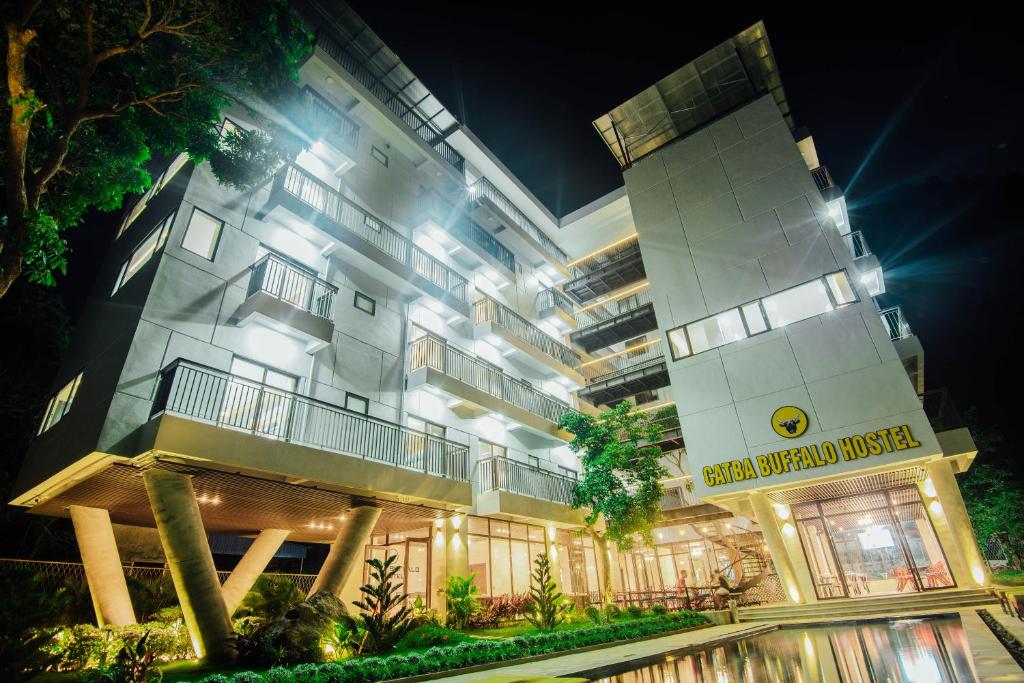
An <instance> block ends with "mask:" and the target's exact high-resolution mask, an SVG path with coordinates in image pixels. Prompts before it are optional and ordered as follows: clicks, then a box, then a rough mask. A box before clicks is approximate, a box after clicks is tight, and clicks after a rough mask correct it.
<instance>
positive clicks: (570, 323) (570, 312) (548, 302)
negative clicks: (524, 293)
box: [534, 287, 576, 330]
mask: <svg viewBox="0 0 1024 683" xmlns="http://www.w3.org/2000/svg"><path fill="white" fill-rule="evenodd" d="M534 306H535V309H536V311H537V317H538V318H540V319H541V320H548V319H551V320H553V321H554V322H555V324H556V326H557V327H559V328H561V329H563V330H572V329H575V328H576V304H575V303H573V301H572V300H571V299H569V297H567V296H566V295H565V294H562V291H561V290H560V289H557V288H555V287H550V288H548V289H542V290H541V291H539V292H537V300H536V301H535V302H534Z"/></svg>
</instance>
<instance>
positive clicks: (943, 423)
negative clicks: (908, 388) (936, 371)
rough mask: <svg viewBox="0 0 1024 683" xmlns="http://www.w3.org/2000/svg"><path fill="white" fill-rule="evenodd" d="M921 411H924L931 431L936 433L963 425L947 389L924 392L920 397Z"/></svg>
mask: <svg viewBox="0 0 1024 683" xmlns="http://www.w3.org/2000/svg"><path fill="white" fill-rule="evenodd" d="M919 398H920V399H921V409H922V410H924V414H925V416H927V418H928V422H929V423H930V424H931V426H932V430H933V431H935V432H936V433H938V432H945V431H949V430H951V429H959V428H961V427H963V426H965V425H964V420H963V418H962V417H961V416H960V411H959V410H957V409H956V405H955V404H954V403H953V399H952V397H951V396H950V395H949V389H946V388H945V387H943V388H941V389H932V390H931V391H926V392H924V394H922V395H921V396H920V397H919Z"/></svg>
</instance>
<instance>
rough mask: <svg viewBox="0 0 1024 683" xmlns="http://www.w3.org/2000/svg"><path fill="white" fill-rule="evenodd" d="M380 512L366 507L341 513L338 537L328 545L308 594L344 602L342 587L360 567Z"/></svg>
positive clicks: (378, 509)
mask: <svg viewBox="0 0 1024 683" xmlns="http://www.w3.org/2000/svg"><path fill="white" fill-rule="evenodd" d="M380 515H381V509H380V508H375V507H368V506H365V505H364V506H360V507H355V508H352V509H351V510H349V511H348V512H346V513H345V521H343V522H342V523H341V528H340V529H339V531H338V537H337V538H336V539H335V540H334V543H332V544H331V550H330V552H328V553H327V559H326V560H324V566H323V567H321V568H320V572H319V573H318V574H317V575H316V580H314V581H313V587H312V588H310V589H309V594H310V595H315V594H317V593H319V592H320V591H330V592H332V593H334V594H335V595H336V596H338V599H340V600H344V599H345V598H344V588H345V584H346V582H347V581H348V580H349V577H351V576H352V572H353V571H354V570H356V569H357V568H359V567H362V565H363V553H364V550H363V549H364V548H365V547H366V546H367V545H368V544H369V543H370V538H371V536H372V535H373V527H375V526H376V525H377V520H378V519H380Z"/></svg>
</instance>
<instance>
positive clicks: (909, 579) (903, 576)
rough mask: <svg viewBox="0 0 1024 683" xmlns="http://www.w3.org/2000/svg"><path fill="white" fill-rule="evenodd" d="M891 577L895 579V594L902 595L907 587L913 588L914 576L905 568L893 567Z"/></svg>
mask: <svg viewBox="0 0 1024 683" xmlns="http://www.w3.org/2000/svg"><path fill="white" fill-rule="evenodd" d="M892 576H893V578H894V579H896V592H897V593H902V592H903V589H904V588H906V587H907V586H908V585H909V586H911V587H912V586H913V583H914V575H913V574H912V573H911V571H910V570H909V569H907V568H906V567H893V568H892Z"/></svg>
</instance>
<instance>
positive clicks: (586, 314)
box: [575, 287, 653, 330]
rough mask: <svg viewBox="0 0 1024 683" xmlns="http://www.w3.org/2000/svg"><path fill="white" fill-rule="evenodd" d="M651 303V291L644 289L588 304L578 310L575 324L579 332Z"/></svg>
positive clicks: (647, 288)
mask: <svg viewBox="0 0 1024 683" xmlns="http://www.w3.org/2000/svg"><path fill="white" fill-rule="evenodd" d="M652 301H653V298H652V297H651V289H650V288H649V287H644V288H643V289H641V290H639V291H637V292H633V293H631V294H627V295H625V296H620V297H619V298H617V299H612V300H608V301H602V302H600V303H596V304H590V305H589V306H587V307H585V308H581V309H579V310H578V311H577V312H576V315H575V318H576V324H577V325H579V327H580V330H583V329H584V328H586V327H590V326H592V325H600V324H601V323H603V322H607V321H609V320H612V319H613V318H617V317H618V316H620V315H623V314H625V313H629V312H630V311H634V310H636V309H638V308H640V307H641V306H646V305H647V304H649V303H651V302H652Z"/></svg>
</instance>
